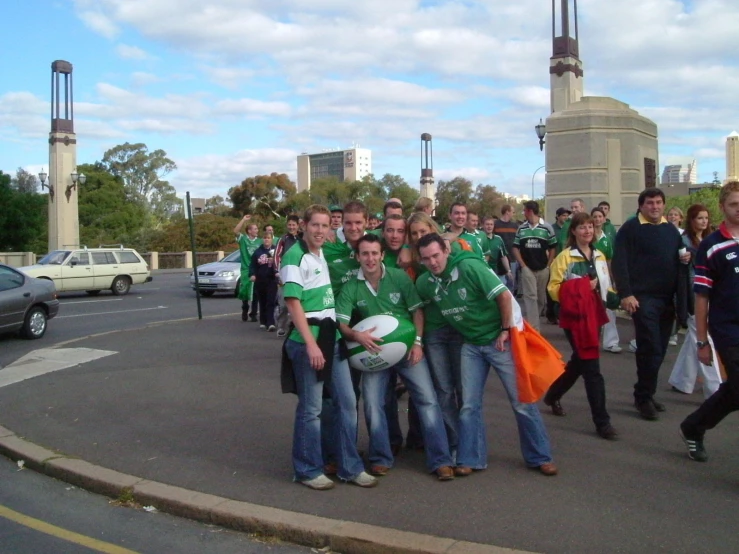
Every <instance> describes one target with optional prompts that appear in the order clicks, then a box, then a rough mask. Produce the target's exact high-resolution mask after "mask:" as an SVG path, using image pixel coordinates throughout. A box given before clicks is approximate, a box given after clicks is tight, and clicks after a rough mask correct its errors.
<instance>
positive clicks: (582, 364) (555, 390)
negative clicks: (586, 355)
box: [546, 329, 611, 429]
mask: <svg viewBox="0 0 739 554" xmlns="http://www.w3.org/2000/svg"><path fill="white" fill-rule="evenodd" d="M565 336H566V337H567V340H568V341H569V342H570V346H571V347H572V357H571V358H570V361H569V362H568V363H567V366H566V367H565V372H564V373H563V374H562V375H560V376H559V378H558V379H557V380H556V381H555V382H554V383H552V386H551V387H549V390H548V391H547V395H546V396H547V401H555V400H559V399H560V398H562V397H563V396H564V395H565V394H566V393H567V391H568V390H570V389H571V388H572V385H574V384H575V381H577V378H578V377H580V376H581V375H582V379H583V381H584V383H585V393H586V394H587V396H588V403H589V404H590V412H591V413H592V415H593V423H595V428H596V429H600V428H602V427H605V426H606V425H608V424H610V423H611V416H609V415H608V411H607V410H606V382H605V380H604V379H603V375H602V374H601V372H600V360H599V359H598V358H596V359H594V360H582V359H580V357H579V356H578V355H577V349H576V348H575V341H574V340H573V337H572V333H571V332H570V331H568V330H567V329H565Z"/></svg>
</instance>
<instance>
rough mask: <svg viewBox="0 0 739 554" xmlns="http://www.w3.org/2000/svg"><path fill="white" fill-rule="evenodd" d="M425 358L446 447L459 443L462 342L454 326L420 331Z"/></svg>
mask: <svg viewBox="0 0 739 554" xmlns="http://www.w3.org/2000/svg"><path fill="white" fill-rule="evenodd" d="M423 342H424V348H423V351H424V353H425V354H426V361H427V362H428V366H429V370H430V371H431V379H432V380H433V382H434V389H435V390H436V398H437V399H438V401H439V406H440V407H441V414H442V416H443V417H444V427H445V428H446V435H447V438H448V439H449V448H451V449H452V450H456V449H457V445H458V444H459V438H458V429H459V406H460V404H461V403H462V382H461V373H462V368H461V363H462V344H463V343H464V339H463V337H462V335H461V334H460V333H459V331H457V330H456V329H455V328H454V327H451V326H449V325H447V326H445V327H442V328H441V329H434V330H433V331H427V332H426V333H424V335H423Z"/></svg>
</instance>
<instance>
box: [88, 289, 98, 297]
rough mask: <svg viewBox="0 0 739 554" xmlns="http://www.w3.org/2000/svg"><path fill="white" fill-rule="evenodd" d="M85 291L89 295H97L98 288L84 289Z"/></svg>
mask: <svg viewBox="0 0 739 554" xmlns="http://www.w3.org/2000/svg"><path fill="white" fill-rule="evenodd" d="M85 292H86V293H87V294H89V295H90V296H97V295H98V294H100V291H99V290H86V291H85Z"/></svg>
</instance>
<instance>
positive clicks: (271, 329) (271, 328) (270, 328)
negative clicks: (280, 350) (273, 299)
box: [267, 325, 277, 333]
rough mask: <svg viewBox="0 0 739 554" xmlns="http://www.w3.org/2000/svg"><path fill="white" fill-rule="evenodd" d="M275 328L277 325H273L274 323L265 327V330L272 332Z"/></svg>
mask: <svg viewBox="0 0 739 554" xmlns="http://www.w3.org/2000/svg"><path fill="white" fill-rule="evenodd" d="M275 329H277V327H275V326H274V325H270V326H269V327H268V328H267V332H269V333H274V331H275Z"/></svg>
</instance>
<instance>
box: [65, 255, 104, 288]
mask: <svg viewBox="0 0 739 554" xmlns="http://www.w3.org/2000/svg"><path fill="white" fill-rule="evenodd" d="M94 288H95V287H94V275H93V272H92V264H91V263H90V254H89V252H87V251H85V250H75V251H74V252H72V254H70V256H69V257H68V258H67V259H66V260H65V262H64V263H63V264H62V286H61V289H59V290H63V291H65V290H92V289H94Z"/></svg>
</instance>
